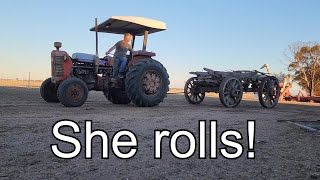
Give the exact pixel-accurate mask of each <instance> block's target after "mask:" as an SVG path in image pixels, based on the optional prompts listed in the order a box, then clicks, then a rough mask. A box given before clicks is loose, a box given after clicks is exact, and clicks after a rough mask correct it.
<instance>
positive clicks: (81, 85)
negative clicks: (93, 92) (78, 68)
mask: <svg viewBox="0 0 320 180" xmlns="http://www.w3.org/2000/svg"><path fill="white" fill-rule="evenodd" d="M88 92H89V91H88V87H87V85H86V83H85V82H84V81H83V80H81V79H79V78H76V77H70V78H68V79H66V80H64V81H62V83H61V84H60V85H59V88H58V98H59V100H60V102H61V103H62V104H63V105H64V106H66V107H79V106H82V105H83V104H84V103H85V102H86V100H87V98H88Z"/></svg>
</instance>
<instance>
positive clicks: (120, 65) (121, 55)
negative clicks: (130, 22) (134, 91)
mask: <svg viewBox="0 0 320 180" xmlns="http://www.w3.org/2000/svg"><path fill="white" fill-rule="evenodd" d="M131 39H132V35H131V34H129V33H126V34H124V38H123V40H121V41H119V42H117V43H116V44H115V45H114V46H112V47H111V48H110V49H109V50H108V51H107V52H106V55H108V54H109V53H110V52H112V51H113V50H116V51H115V53H114V65H113V77H114V78H115V77H117V76H118V77H119V78H124V73H125V71H126V65H127V57H126V56H127V52H128V51H132V46H131V45H130V44H129V42H130V41H131Z"/></svg>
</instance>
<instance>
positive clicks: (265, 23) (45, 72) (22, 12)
mask: <svg viewBox="0 0 320 180" xmlns="http://www.w3.org/2000/svg"><path fill="white" fill-rule="evenodd" d="M319 7H320V1H317V0H309V1H301V0H282V1H279V0H269V1H254V0H251V1H250V0H243V1H238V0H229V1H214V0H212V1H209V0H208V1H202V0H197V1H182V0H175V1H173V0H171V1H169V0H168V1H166V0H163V1H140V0H135V1H127V0H122V1H106V0H96V1H81V0H77V1H76V0H69V1H65V0H55V1H43V0H30V1H20V0H19V1H18V0H1V1H0V21H1V28H0V40H1V41H0V42H1V43H0V51H1V52H0V62H1V64H0V78H19V79H27V78H28V73H29V72H30V73H31V79H34V80H36V79H41V80H43V79H46V78H47V77H49V76H50V53H51V51H52V50H53V49H54V47H53V42H55V41H60V42H62V50H65V51H67V52H68V53H69V54H70V55H71V54H72V53H75V52H83V53H92V54H94V53H95V34H94V32H90V31H89V29H90V28H91V27H93V26H94V19H95V18H98V21H99V22H103V21H105V20H107V19H108V18H110V17H111V16H140V17H146V18H151V19H156V20H160V21H164V22H166V24H167V30H166V31H162V32H159V33H154V34H151V35H149V39H148V46H147V50H148V51H153V52H156V54H157V56H156V57H155V59H156V60H158V61H160V62H161V63H162V64H163V65H164V66H165V67H166V68H167V70H168V73H169V76H170V81H171V85H170V87H172V88H182V87H183V85H184V82H185V81H186V80H187V79H188V78H189V77H191V75H190V74H189V72H190V71H202V69H203V67H208V68H211V69H214V70H255V69H257V70H258V69H259V68H260V67H261V66H262V65H263V64H265V63H268V64H269V66H270V69H271V71H272V72H273V73H279V72H286V70H287V68H286V67H287V66H286V65H287V64H288V62H286V61H285V60H284V56H283V52H284V51H285V50H286V48H287V47H288V45H290V44H291V43H293V42H297V41H319V33H320V23H319V22H318V19H319V17H320V11H319ZM120 39H122V36H120V35H114V34H105V33H100V34H99V55H100V56H101V57H103V56H104V53H105V52H106V50H108V49H109V48H110V47H111V46H113V45H114V44H115V43H116V42H117V41H118V40H120ZM139 49H142V38H140V37H139V38H138V40H137V42H136V44H135V50H139ZM264 71H265V70H264Z"/></svg>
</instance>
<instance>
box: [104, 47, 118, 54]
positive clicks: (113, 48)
mask: <svg viewBox="0 0 320 180" xmlns="http://www.w3.org/2000/svg"><path fill="white" fill-rule="evenodd" d="M115 49H116V46H115V45H114V46H112V47H111V48H110V49H109V50H108V51H107V52H106V55H108V54H109V53H110V52H111V51H113V50H115Z"/></svg>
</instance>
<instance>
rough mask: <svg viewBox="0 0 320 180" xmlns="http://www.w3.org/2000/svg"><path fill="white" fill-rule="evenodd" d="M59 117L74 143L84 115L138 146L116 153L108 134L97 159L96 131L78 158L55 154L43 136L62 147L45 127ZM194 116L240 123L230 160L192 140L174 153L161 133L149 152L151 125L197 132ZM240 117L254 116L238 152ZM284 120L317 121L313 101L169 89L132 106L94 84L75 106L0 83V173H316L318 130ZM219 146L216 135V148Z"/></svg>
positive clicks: (319, 166) (319, 168)
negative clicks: (199, 95)
mask: <svg viewBox="0 0 320 180" xmlns="http://www.w3.org/2000/svg"><path fill="white" fill-rule="evenodd" d="M61 119H71V120H74V121H75V122H77V123H78V124H79V125H80V127H81V132H82V133H80V134H79V133H78V134H73V133H72V130H71V128H64V129H62V132H64V133H65V134H69V135H72V136H75V137H78V138H79V139H80V140H81V142H82V146H83V148H82V149H84V146H85V143H84V133H83V132H84V121H85V120H92V122H93V125H92V126H93V129H102V130H104V131H105V132H107V133H108V135H109V137H110V139H111V137H112V136H113V135H114V134H115V133H116V132H117V131H119V130H122V129H128V130H131V131H132V132H134V133H135V134H136V135H137V139H138V152H137V154H136V155H135V156H134V157H133V158H131V159H127V160H124V159H119V158H117V157H116V156H115V155H114V154H113V152H112V150H111V146H110V142H109V151H110V152H109V159H101V143H100V138H95V139H94V140H93V158H92V159H85V158H84V150H82V151H81V153H80V155H79V156H77V157H76V158H73V159H69V160H66V159H60V158H58V157H56V156H55V155H54V154H53V153H52V152H51V148H50V144H58V145H59V147H60V148H61V149H62V150H64V151H71V150H72V149H73V146H72V145H70V144H67V143H63V142H61V141H58V140H57V139H55V138H54V137H53V135H52V126H53V125H54V123H55V122H57V121H58V120H61ZM202 119H204V120H217V121H218V122H217V123H218V135H220V134H221V133H222V132H223V131H225V130H228V129H236V130H238V131H240V132H241V133H242V134H243V136H244V138H243V140H239V142H241V143H242V144H243V148H244V153H243V155H242V156H241V157H240V158H238V159H234V160H230V159H226V158H224V157H223V156H221V153H219V152H218V158H217V159H210V158H209V156H210V149H209V145H207V147H206V148H207V151H206V153H207V156H208V157H207V159H198V156H199V148H198V147H197V149H196V152H195V154H194V155H193V156H192V157H190V158H189V159H177V158H175V157H174V156H173V155H172V154H171V153H170V150H169V139H163V147H162V150H163V153H162V156H163V157H162V159H154V130H156V129H168V130H171V131H172V132H174V131H176V130H179V129H186V130H189V131H191V132H193V133H194V134H195V136H196V139H197V140H198V136H199V134H198V129H199V127H198V120H202ZM247 120H256V137H255V144H254V150H255V156H256V157H255V159H247V156H246V154H247V150H248V140H247V138H246V135H247V125H246V122H247ZM287 120H291V121H314V122H317V121H319V120H320V106H319V104H310V103H305V104H301V103H299V104H298V103H289V104H287V103H286V104H284V103H281V104H279V105H278V106H277V107H276V108H275V109H271V110H270V109H264V108H262V107H261V106H260V104H259V102H257V101H246V100H244V101H242V102H241V103H240V105H239V106H238V107H236V108H233V109H229V108H225V107H223V106H222V105H221V104H220V102H219V100H218V99H217V98H215V97H209V98H206V99H205V100H204V102H203V103H202V104H200V105H197V106H195V105H191V104H189V103H187V101H186V100H185V99H184V97H183V96H182V95H179V94H169V95H168V97H167V98H166V99H165V101H164V102H163V103H161V104H160V106H157V107H153V108H139V107H135V106H134V105H133V104H129V105H114V104H112V103H110V102H109V101H107V100H106V98H105V97H104V96H103V94H102V93H101V92H90V94H89V98H88V101H87V102H86V103H85V104H84V105H83V106H82V107H79V108H65V107H64V106H62V105H61V104H59V103H58V104H54V103H53V104H52V103H46V102H45V101H43V100H42V99H41V97H40V94H39V89H27V88H12V87H0V156H1V161H0V179H320V133H319V131H316V132H310V131H308V130H305V129H303V128H300V127H298V126H296V125H294V124H293V123H287V122H285V121H287ZM207 126H208V127H209V125H208V124H207ZM208 127H207V132H206V134H207V137H208V138H207V144H209V136H210V132H209V130H208V129H209V128H208ZM178 147H179V149H180V150H181V151H184V150H186V149H187V148H188V147H189V143H188V141H187V140H186V139H185V138H181V139H180V140H179V141H178ZM223 147H225V146H224V145H223V144H221V143H220V141H219V140H218V148H223Z"/></svg>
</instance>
